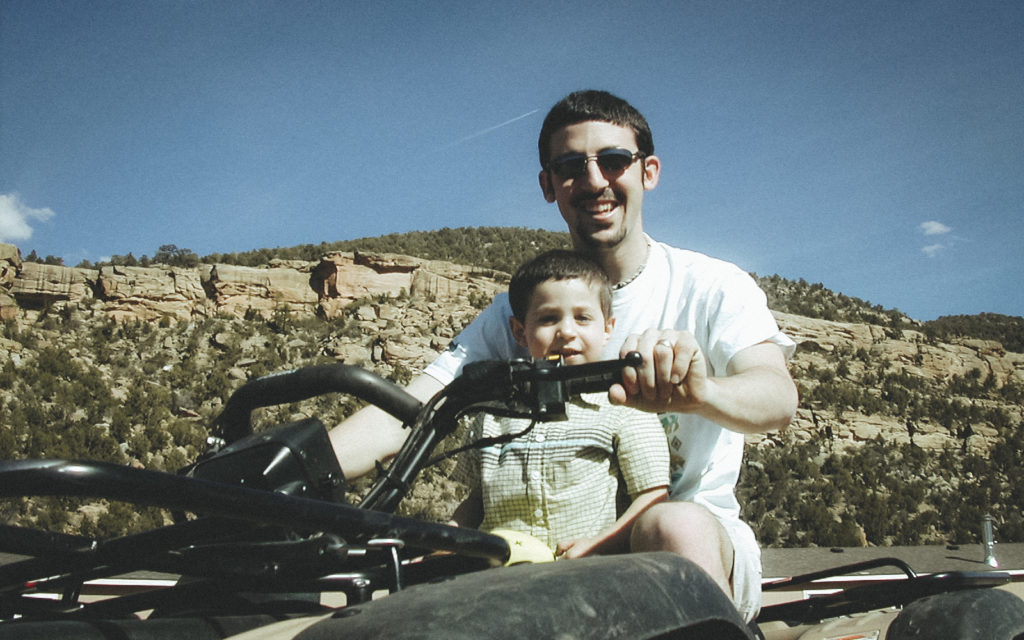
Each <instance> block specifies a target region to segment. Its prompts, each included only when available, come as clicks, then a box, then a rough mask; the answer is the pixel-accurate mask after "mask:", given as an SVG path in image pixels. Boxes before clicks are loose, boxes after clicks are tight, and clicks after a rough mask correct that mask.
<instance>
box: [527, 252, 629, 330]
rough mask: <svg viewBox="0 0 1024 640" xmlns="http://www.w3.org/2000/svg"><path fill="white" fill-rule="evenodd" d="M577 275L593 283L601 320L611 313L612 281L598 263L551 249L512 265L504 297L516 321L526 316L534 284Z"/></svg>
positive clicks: (567, 278)
mask: <svg viewBox="0 0 1024 640" xmlns="http://www.w3.org/2000/svg"><path fill="white" fill-rule="evenodd" d="M575 279H580V280H583V281H584V282H586V283H587V285H591V286H594V285H596V286H597V298H598V301H599V302H600V304H601V312H602V313H603V314H604V318H605V320H607V319H609V318H610V317H611V315H612V285H611V281H610V280H609V279H608V274H607V273H605V271H604V269H603V268H601V265H600V264H598V263H597V262H596V261H595V260H593V259H592V258H589V257H587V256H585V255H583V254H581V253H577V252H575V251H568V250H566V249H555V250H553V251H547V252H545V253H542V254H540V255H539V256H537V257H536V258H534V259H532V260H530V261H528V262H526V263H524V264H523V265H522V266H520V267H519V268H518V269H516V272H515V275H513V276H512V280H511V281H510V282H509V284H508V299H509V302H510V303H511V304H512V314H513V315H514V316H515V317H516V319H517V320H519V321H520V322H524V321H525V320H526V312H527V311H529V309H530V298H532V297H533V291H534V289H536V288H537V285H539V284H541V283H542V282H547V281H549V280H575Z"/></svg>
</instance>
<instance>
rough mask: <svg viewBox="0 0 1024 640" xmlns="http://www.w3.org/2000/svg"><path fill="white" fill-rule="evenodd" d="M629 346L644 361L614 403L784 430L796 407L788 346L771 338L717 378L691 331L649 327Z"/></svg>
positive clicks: (614, 393)
mask: <svg viewBox="0 0 1024 640" xmlns="http://www.w3.org/2000/svg"><path fill="white" fill-rule="evenodd" d="M629 351H637V352H639V353H640V355H642V356H643V358H644V362H643V364H642V365H641V366H640V367H639V368H638V369H635V370H633V369H631V368H627V369H625V370H624V371H623V373H622V384H621V385H613V386H612V387H611V388H610V389H609V390H608V398H609V400H611V402H612V403H613V404H624V405H628V406H631V407H635V408H637V409H641V410H644V411H654V412H658V413H662V412H666V411H676V412H679V413H693V414H697V415H700V416H702V417H704V418H707V419H708V420H710V421H712V422H714V423H716V424H718V425H719V426H722V427H725V428H726V429H731V430H733V431H738V432H740V433H763V432H765V431H772V430H775V429H782V428H784V427H786V425H788V424H789V421H790V420H791V419H792V418H793V414H794V413H795V412H796V406H797V391H796V385H795V384H794V383H793V378H792V377H790V375H789V371H788V370H787V368H786V358H785V356H784V355H783V352H782V349H780V348H779V347H778V346H777V345H775V344H772V343H771V342H762V343H759V344H755V345H752V346H749V347H747V348H746V349H742V350H741V351H739V352H737V353H736V354H735V355H734V356H733V357H732V360H730V361H729V364H728V366H727V370H726V374H725V375H724V376H714V377H712V376H710V375H708V364H707V359H706V358H705V356H704V353H703V352H702V351H701V350H700V347H699V346H698V345H697V342H696V340H695V339H694V337H693V335H692V334H689V333H687V332H685V331H673V330H656V329H648V330H647V331H645V332H644V333H643V334H641V335H632V336H630V337H629V338H627V339H626V342H625V344H623V346H622V352H621V353H622V354H623V355H625V354H626V353H628V352H629Z"/></svg>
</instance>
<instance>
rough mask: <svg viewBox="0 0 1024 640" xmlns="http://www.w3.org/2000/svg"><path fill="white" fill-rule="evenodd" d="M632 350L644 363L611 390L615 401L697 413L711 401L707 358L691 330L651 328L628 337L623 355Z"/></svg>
mask: <svg viewBox="0 0 1024 640" xmlns="http://www.w3.org/2000/svg"><path fill="white" fill-rule="evenodd" d="M630 351H637V352H639V353H640V355H642V356H643V358H644V361H643V364H642V365H640V367H638V368H633V367H627V368H626V369H624V370H623V372H622V384H621V385H618V384H617V385H613V386H612V387H611V388H610V389H609V390H608V398H609V399H610V400H611V402H612V404H625V405H629V406H631V407H635V408H637V409H642V410H644V411H654V412H658V413H661V412H664V411H679V412H694V411H697V410H698V409H700V408H701V407H702V406H704V404H705V403H706V402H707V398H708V394H709V393H710V391H711V388H710V387H711V382H710V381H709V380H708V374H707V361H706V360H705V358H704V353H703V352H702V351H701V350H700V346H698V345H697V340H696V339H695V338H694V337H693V335H692V334H691V333H688V332H685V331H674V330H671V329H648V330H647V331H644V332H643V333H642V334H640V335H637V334H633V335H631V336H629V337H628V338H626V342H625V343H624V344H623V345H622V350H621V352H620V354H621V356H625V354H627V353H629V352H630Z"/></svg>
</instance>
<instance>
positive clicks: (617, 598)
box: [294, 552, 754, 640]
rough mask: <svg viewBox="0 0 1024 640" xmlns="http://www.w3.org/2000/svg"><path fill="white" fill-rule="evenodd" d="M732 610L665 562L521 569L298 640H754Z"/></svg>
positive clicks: (695, 572)
mask: <svg viewBox="0 0 1024 640" xmlns="http://www.w3.org/2000/svg"><path fill="white" fill-rule="evenodd" d="M753 637H754V636H753V635H752V634H751V632H750V630H749V629H748V627H747V626H746V625H745V624H744V622H743V620H742V618H741V617H740V615H739V613H738V612H737V611H736V609H735V608H734V607H733V604H732V602H731V601H730V600H729V598H727V597H726V595H725V594H724V593H723V592H722V591H721V589H720V588H719V587H718V586H717V585H716V584H715V583H714V582H713V581H712V579H711V578H710V577H709V576H708V575H707V574H706V573H704V572H703V571H702V570H701V569H699V568H698V567H697V566H696V565H695V564H693V563H691V562H689V561H687V560H684V559H683V558H681V557H679V556H677V555H675V554H671V553H667V552H655V553H634V554H627V555H617V556H601V557H593V558H581V559H578V560H560V561H557V562H551V563H544V564H523V565H516V566H511V567H506V568H500V569H492V570H488V571H480V572H476V573H470V574H465V575H461V576H457V577H454V578H448V579H444V580H443V581H442V582H440V583H435V584H421V585H416V586H414V587H410V588H408V589H405V590H403V591H401V592H399V593H395V594H392V595H389V596H387V597H385V598H380V599H378V600H373V601H371V602H367V603H364V604H360V605H356V606H352V607H347V608H345V609H343V610H341V611H339V612H338V613H336V614H334V616H332V617H331V618H329V619H326V620H322V621H321V622H318V623H316V624H314V625H312V626H310V627H308V628H306V629H305V630H303V631H301V632H300V633H298V634H297V635H295V636H294V638H295V639H296V640H336V639H339V638H344V639H345V640H354V639H360V638H366V639H370V638H374V639H376V638H389V639H392V640H400V639H403V638H439V639H440V638H444V639H446V640H458V639H469V638H472V639H474V640H476V639H478V638H491V639H495V640H503V639H509V640H512V639H515V640H521V639H522V638H558V639H559V640H570V639H573V638H579V639H581V640H582V639H586V640H597V639H602V638H604V639H612V638H622V639H629V640H642V639H644V638H659V639H662V638H665V639H668V638H683V639H686V638H716V639H720V640H733V639H735V640H751V639H752V638H753Z"/></svg>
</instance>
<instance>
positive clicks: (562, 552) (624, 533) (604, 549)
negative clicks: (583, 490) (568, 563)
mask: <svg viewBox="0 0 1024 640" xmlns="http://www.w3.org/2000/svg"><path fill="white" fill-rule="evenodd" d="M667 497H668V488H667V486H660V487H654V488H651V489H647V490H646V491H643V492H641V493H640V494H638V495H637V496H636V498H634V499H633V502H632V503H631V504H630V505H629V507H628V508H627V509H626V510H625V511H624V512H622V515H621V516H619V518H618V519H617V520H616V521H615V522H613V523H612V524H611V526H609V527H608V528H606V529H604V530H603V531H601V532H600V533H598V534H597V535H596V536H593V537H591V538H577V539H575V540H567V541H565V542H559V543H558V549H557V550H556V551H555V555H556V556H563V557H566V558H581V557H583V556H587V555H593V554H597V553H619V552H623V551H628V550H629V534H630V533H631V532H632V531H633V523H635V522H636V519H637V518H639V517H640V514H642V513H643V512H644V511H646V510H647V509H649V508H650V507H651V506H653V505H655V504H657V503H659V502H661V501H662V500H664V499H665V498H667Z"/></svg>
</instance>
